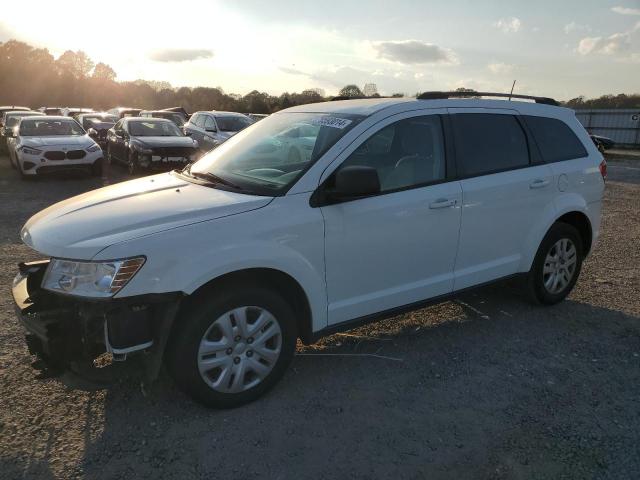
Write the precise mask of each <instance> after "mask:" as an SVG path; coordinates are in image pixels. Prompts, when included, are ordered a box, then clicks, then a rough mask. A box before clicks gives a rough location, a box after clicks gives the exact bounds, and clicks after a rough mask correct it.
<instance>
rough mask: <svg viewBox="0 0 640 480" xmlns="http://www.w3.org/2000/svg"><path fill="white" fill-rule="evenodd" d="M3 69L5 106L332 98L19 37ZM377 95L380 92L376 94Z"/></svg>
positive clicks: (599, 103)
mask: <svg viewBox="0 0 640 480" xmlns="http://www.w3.org/2000/svg"><path fill="white" fill-rule="evenodd" d="M0 72H1V74H0V105H26V106H30V107H34V108H35V107H40V106H52V107H60V106H62V107H65V106H79V107H89V108H93V109H96V110H105V109H108V108H112V107H114V106H120V105H122V106H131V107H138V108H144V109H159V108H167V107H175V106H182V107H184V108H185V109H186V110H187V111H189V112H194V111H198V110H230V111H236V112H244V113H273V112H276V111H278V110H281V109H283V108H288V107H292V106H295V105H303V104H306V103H314V102H322V101H325V100H329V99H330V98H327V97H325V95H324V92H323V91H322V90H321V89H308V90H304V91H302V92H300V93H296V92H294V93H289V92H285V93H283V94H281V95H279V96H275V95H270V94H268V93H266V92H260V91H259V90H253V91H251V92H249V93H247V94H246V95H238V94H233V93H225V92H224V90H223V89H222V88H220V87H217V88H211V87H195V88H189V87H179V88H174V87H172V86H171V85H170V84H169V83H168V82H163V81H149V80H135V81H118V80H117V74H116V72H115V71H114V70H113V68H111V67H110V66H109V65H106V64H105V63H102V62H98V63H95V62H94V61H93V60H92V59H91V58H90V57H89V56H88V55H87V54H86V53H84V52H82V51H80V50H79V51H76V52H74V51H71V50H68V51H66V52H64V53H63V54H62V55H60V56H59V57H58V58H54V56H53V55H51V53H49V51H48V50H47V49H46V48H35V47H33V46H31V45H29V44H27V43H24V42H20V41H17V40H9V41H7V42H4V43H1V42H0ZM458 90H460V89H458ZM465 91H466V89H465ZM339 96H341V97H349V98H353V97H363V96H365V95H364V93H363V91H362V90H361V89H360V88H359V87H358V86H357V85H346V86H345V87H343V88H342V89H341V90H340V93H339ZM372 96H379V95H378V94H377V93H374V94H373V95H372ZM393 96H395V97H401V96H403V94H401V93H394V94H393ZM566 105H567V106H569V107H571V108H640V95H638V94H635V95H624V94H620V95H615V96H614V95H603V96H602V97H599V98H596V99H585V98H584V97H577V98H574V99H571V100H569V101H568V102H566Z"/></svg>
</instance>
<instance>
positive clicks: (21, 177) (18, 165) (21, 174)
mask: <svg viewBox="0 0 640 480" xmlns="http://www.w3.org/2000/svg"><path fill="white" fill-rule="evenodd" d="M16 168H17V169H18V173H19V174H20V180H29V176H28V175H25V174H24V170H22V165H21V164H20V161H19V160H18V159H16Z"/></svg>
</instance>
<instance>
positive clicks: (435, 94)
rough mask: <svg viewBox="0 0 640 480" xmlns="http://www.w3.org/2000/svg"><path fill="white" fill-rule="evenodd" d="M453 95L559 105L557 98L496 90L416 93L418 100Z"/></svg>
mask: <svg viewBox="0 0 640 480" xmlns="http://www.w3.org/2000/svg"><path fill="white" fill-rule="evenodd" d="M455 97H467V98H469V97H498V98H508V99H509V100H511V99H512V98H521V99H525V100H533V101H534V102H536V103H541V104H543V105H553V106H554V107H559V106H560V103H559V102H558V101H557V100H554V99H553V98H549V97H536V96H533V95H518V94H516V93H513V94H512V93H496V92H423V93H421V94H420V95H418V97H417V98H418V100H443V99H446V98H455Z"/></svg>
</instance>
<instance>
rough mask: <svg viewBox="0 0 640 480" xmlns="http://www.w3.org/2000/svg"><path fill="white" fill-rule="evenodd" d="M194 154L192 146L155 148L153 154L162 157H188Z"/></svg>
mask: <svg viewBox="0 0 640 480" xmlns="http://www.w3.org/2000/svg"><path fill="white" fill-rule="evenodd" d="M192 154H193V148H190V147H165V148H154V149H153V155H159V156H161V157H188V156H189V155H192Z"/></svg>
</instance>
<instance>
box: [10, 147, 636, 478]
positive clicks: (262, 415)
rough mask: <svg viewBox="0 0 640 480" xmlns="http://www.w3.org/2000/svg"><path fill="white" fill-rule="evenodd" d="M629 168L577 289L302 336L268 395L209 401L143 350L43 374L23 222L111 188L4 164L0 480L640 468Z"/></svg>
mask: <svg viewBox="0 0 640 480" xmlns="http://www.w3.org/2000/svg"><path fill="white" fill-rule="evenodd" d="M616 165H619V166H620V167H628V168H636V167H634V166H633V163H631V164H629V163H625V162H624V161H620V162H617V161H616V162H611V163H610V167H611V168H610V174H611V177H610V178H611V180H610V181H609V182H608V184H607V189H606V195H605V207H604V218H603V225H602V236H601V239H600V241H599V243H598V245H597V247H596V248H595V251H594V252H593V254H592V255H591V256H590V257H589V259H588V260H587V261H586V263H585V265H584V270H583V273H582V276H581V278H580V281H579V282H578V285H577V287H576V289H575V291H574V292H573V294H572V295H571V297H570V298H569V299H568V300H567V301H565V302H563V303H562V304H560V305H557V306H555V307H552V308H544V307H535V306H531V305H529V304H528V303H526V302H525V301H524V299H523V298H522V296H521V295H520V293H519V290H518V285H517V284H515V283H510V284H505V285H500V286H495V287H491V288H485V289H483V290H481V291H478V292H476V293H474V294H467V295H465V296H463V297H461V298H460V300H458V301H455V302H448V303H443V304H441V305H437V306H434V307H431V308H428V309H424V310H421V311H418V312H414V313H412V314H409V315H404V316H400V317H397V318H395V319H391V320H386V321H383V322H379V323H376V324H373V325H370V326H367V327H364V328H361V329H358V330H354V331H352V332H349V334H343V335H335V336H333V337H330V338H328V339H325V340H323V341H322V342H320V343H319V344H317V345H314V346H312V347H308V348H301V349H299V352H298V356H297V357H296V358H295V359H294V361H293V365H292V368H291V370H290V371H289V372H288V374H287V375H286V376H285V378H284V380H283V381H282V382H281V383H280V384H279V385H278V386H277V387H276V388H275V389H274V390H273V391H272V392H271V393H270V394H268V395H267V396H266V397H264V398H263V399H261V400H259V401H257V402H255V403H253V404H251V405H248V406H246V407H243V408H239V409H236V410H230V411H210V410H206V409H204V408H202V407H200V406H199V405H197V404H195V403H193V402H192V401H190V400H189V399H188V398H187V397H185V396H184V395H183V394H182V393H180V392H179V391H177V390H176V389H175V387H174V386H173V384H172V381H171V379H170V378H168V376H167V375H166V374H164V373H163V374H162V376H161V378H160V380H159V381H158V382H157V383H156V384H155V385H154V386H152V387H151V388H150V389H148V390H146V391H145V390H143V389H142V388H141V387H140V384H139V378H140V377H139V365H137V364H136V363H135V362H133V363H130V362H127V363H125V364H113V365H110V366H107V367H105V368H102V369H100V370H97V371H95V372H93V373H92V374H91V376H92V380H88V379H87V378H86V376H85V377H81V376H78V375H75V374H65V375H63V376H62V377H57V378H46V379H42V378H38V372H37V370H34V369H33V368H32V366H31V364H32V363H33V361H34V359H33V358H32V357H31V356H29V354H28V353H27V349H26V347H25V345H24V342H23V338H22V331H21V329H20V327H19V326H18V324H17V321H16V319H15V317H14V314H13V306H12V300H11V296H10V293H9V287H10V285H11V279H12V278H13V276H14V274H15V264H16V262H17V261H19V260H22V259H25V258H37V256H34V254H33V253H32V252H30V251H29V250H28V249H27V248H26V247H24V246H23V245H21V244H20V243H19V239H18V231H19V228H20V226H21V225H22V224H23V223H24V221H26V220H27V218H28V217H29V216H30V215H32V214H33V213H35V212H36V211H38V210H39V209H41V208H43V207H45V206H46V205H48V204H50V203H53V202H54V201H57V200H60V199H62V198H65V197H68V196H71V195H74V194H77V193H80V192H83V191H86V190H88V189H91V188H94V187H96V186H98V185H99V183H100V182H99V181H98V180H96V179H88V178H75V179H47V180H43V181H36V182H27V183H25V182H21V181H20V180H19V179H18V176H17V174H16V173H15V171H13V170H11V169H10V168H9V167H8V161H7V160H6V158H0V200H1V201H2V205H3V206H2V209H1V210H0V291H1V292H2V294H1V295H0V478H3V479H4V478H7V479H14V478H68V477H74V478H75V477H86V478H124V477H127V478H133V477H135V478H138V477H139V478H160V477H162V478H176V479H182V478H189V477H203V478H224V479H236V478H237V479H247V478H256V477H260V478H270V479H271V478H274V479H277V478H281V479H285V478H326V479H368V478H371V479H373V478H376V479H377V478H430V479H432V478H476V479H484V478H492V479H511V478H513V479H520V478H548V479H559V478H571V479H573V478H575V479H584V478H611V479H624V478H629V479H637V478H639V477H640V323H639V322H638V320H639V319H640V295H639V293H638V292H639V290H640V279H639V276H640V273H639V270H640V269H639V267H640V258H639V256H640V254H639V249H638V240H639V238H640V236H639V234H638V232H639V231H640V214H639V212H640V185H638V183H640V182H638V181H637V178H638V175H637V172H635V171H633V172H632V173H633V174H634V175H636V176H635V177H634V176H633V175H631V174H626V173H625V172H627V170H625V168H616ZM114 175H115V176H116V177H120V178H121V177H122V176H123V175H122V174H121V173H118V172H114ZM632 177H633V178H632ZM116 179H117V178H116ZM354 354H374V355H379V357H376V356H362V355H354Z"/></svg>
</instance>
